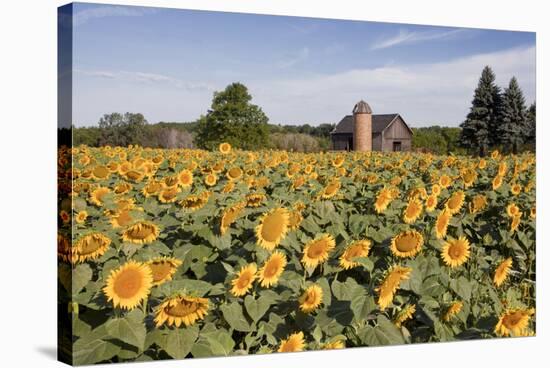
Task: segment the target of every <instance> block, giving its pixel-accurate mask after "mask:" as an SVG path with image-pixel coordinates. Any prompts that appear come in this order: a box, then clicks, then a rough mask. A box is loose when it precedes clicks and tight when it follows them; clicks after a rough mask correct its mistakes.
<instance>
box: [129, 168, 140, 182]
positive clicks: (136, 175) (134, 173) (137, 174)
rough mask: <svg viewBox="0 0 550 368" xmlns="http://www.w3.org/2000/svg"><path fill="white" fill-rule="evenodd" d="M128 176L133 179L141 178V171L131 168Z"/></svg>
mask: <svg viewBox="0 0 550 368" xmlns="http://www.w3.org/2000/svg"><path fill="white" fill-rule="evenodd" d="M126 176H127V177H129V178H130V179H132V180H138V179H140V178H141V173H140V172H139V171H136V170H130V171H128V172H127V173H126Z"/></svg>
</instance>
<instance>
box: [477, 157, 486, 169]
mask: <svg viewBox="0 0 550 368" xmlns="http://www.w3.org/2000/svg"><path fill="white" fill-rule="evenodd" d="M477 167H478V168H480V169H481V170H483V169H485V167H487V161H486V160H485V159H484V158H482V159H480V160H479V162H478V164H477Z"/></svg>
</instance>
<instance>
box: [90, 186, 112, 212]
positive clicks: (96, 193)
mask: <svg viewBox="0 0 550 368" xmlns="http://www.w3.org/2000/svg"><path fill="white" fill-rule="evenodd" d="M108 193H111V189H109V188H107V187H99V188H97V189H94V190H93V191H92V192H91V193H90V202H92V203H93V204H95V205H96V206H98V207H102V206H103V200H104V197H105V195H106V194H108Z"/></svg>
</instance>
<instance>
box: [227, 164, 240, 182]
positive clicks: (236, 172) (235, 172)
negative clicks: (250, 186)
mask: <svg viewBox="0 0 550 368" xmlns="http://www.w3.org/2000/svg"><path fill="white" fill-rule="evenodd" d="M225 176H226V177H227V179H229V180H238V179H240V178H241V176H243V170H242V169H241V168H240V167H232V168H231V169H229V170H227V173H226V174H225Z"/></svg>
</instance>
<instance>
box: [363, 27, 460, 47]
mask: <svg viewBox="0 0 550 368" xmlns="http://www.w3.org/2000/svg"><path fill="white" fill-rule="evenodd" d="M464 31H465V30H464V29H455V30H451V31H444V32H441V31H424V32H411V31H408V30H406V29H401V30H399V33H398V34H397V35H395V36H392V37H388V38H384V39H380V40H378V41H377V42H376V43H374V44H373V45H372V46H371V50H378V49H386V48H389V47H393V46H397V45H403V44H411V43H416V42H422V41H430V40H440V39H449V38H453V37H456V36H458V35H460V34H461V33H463V32H464Z"/></svg>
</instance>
